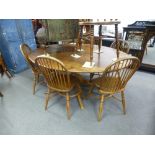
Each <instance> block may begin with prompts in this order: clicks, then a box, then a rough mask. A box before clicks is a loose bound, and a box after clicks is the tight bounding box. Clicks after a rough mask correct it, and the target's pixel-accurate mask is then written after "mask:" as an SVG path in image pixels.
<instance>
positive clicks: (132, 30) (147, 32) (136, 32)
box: [123, 21, 155, 72]
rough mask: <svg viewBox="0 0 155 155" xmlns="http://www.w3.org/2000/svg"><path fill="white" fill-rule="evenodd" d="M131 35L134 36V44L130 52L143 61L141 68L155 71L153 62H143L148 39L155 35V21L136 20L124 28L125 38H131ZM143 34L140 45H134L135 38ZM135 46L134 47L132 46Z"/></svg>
mask: <svg viewBox="0 0 155 155" xmlns="http://www.w3.org/2000/svg"><path fill="white" fill-rule="evenodd" d="M130 36H134V37H133V44H130V46H131V45H133V46H131V47H130V51H129V53H131V54H132V55H134V56H136V57H138V58H139V59H140V61H141V67H140V69H142V70H146V71H151V72H155V65H151V64H144V63H142V60H143V56H144V53H145V50H146V47H147V43H148V41H149V40H150V39H151V38H152V37H153V36H155V21H136V22H135V23H133V24H130V25H128V26H127V27H124V28H123V38H124V39H125V40H127V41H128V40H131V41H132V39H131V37H130ZM140 36H141V41H138V42H139V43H138V44H139V46H137V45H136V46H134V45H135V43H136V44H137V41H135V39H134V38H138V37H140ZM132 47H134V48H132ZM135 47H136V48H135Z"/></svg>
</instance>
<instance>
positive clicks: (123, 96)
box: [121, 91, 126, 114]
mask: <svg viewBox="0 0 155 155" xmlns="http://www.w3.org/2000/svg"><path fill="white" fill-rule="evenodd" d="M121 96H122V107H123V113H124V114H126V110H125V95H124V91H122V92H121Z"/></svg>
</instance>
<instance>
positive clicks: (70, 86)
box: [35, 55, 84, 119]
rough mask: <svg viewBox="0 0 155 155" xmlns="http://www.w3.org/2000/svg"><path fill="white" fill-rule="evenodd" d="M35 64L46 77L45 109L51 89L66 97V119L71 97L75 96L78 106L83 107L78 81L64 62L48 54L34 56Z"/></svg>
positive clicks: (69, 115) (69, 114) (68, 113)
mask: <svg viewBox="0 0 155 155" xmlns="http://www.w3.org/2000/svg"><path fill="white" fill-rule="evenodd" d="M35 64H36V65H37V66H38V68H39V69H40V71H41V73H42V74H43V76H44V78H45V79H46V82H47V86H48V92H47V95H46V100H45V110H47V106H48V101H49V95H50V93H51V92H52V91H56V92H59V93H60V94H61V95H63V96H65V97H66V111H67V116H68V119H70V117H71V113H70V98H71V97H77V100H78V103H79V106H80V108H81V109H83V108H84V106H83V103H82V100H81V97H80V95H81V88H80V85H79V81H78V79H77V78H76V76H72V74H71V73H70V72H69V71H68V70H67V69H66V68H65V66H64V64H63V63H62V62H61V61H60V60H58V59H56V58H54V57H50V56H48V55H46V56H39V57H37V58H36V60H35ZM73 92H74V93H73ZM72 93H73V94H72Z"/></svg>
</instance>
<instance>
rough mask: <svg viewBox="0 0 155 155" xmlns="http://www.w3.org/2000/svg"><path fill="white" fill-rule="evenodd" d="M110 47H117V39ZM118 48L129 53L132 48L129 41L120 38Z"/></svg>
mask: <svg viewBox="0 0 155 155" xmlns="http://www.w3.org/2000/svg"><path fill="white" fill-rule="evenodd" d="M110 47H111V48H115V49H116V41H114V42H113V43H112V44H111V46H110ZM118 48H119V50H120V51H123V52H125V53H127V54H128V53H129V50H130V48H129V44H128V42H127V41H125V40H121V39H119V40H118Z"/></svg>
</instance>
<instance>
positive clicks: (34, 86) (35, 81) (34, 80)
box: [33, 74, 38, 95]
mask: <svg viewBox="0 0 155 155" xmlns="http://www.w3.org/2000/svg"><path fill="white" fill-rule="evenodd" d="M37 81H38V74H34V79H33V95H34V94H35V88H36V84H37Z"/></svg>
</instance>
